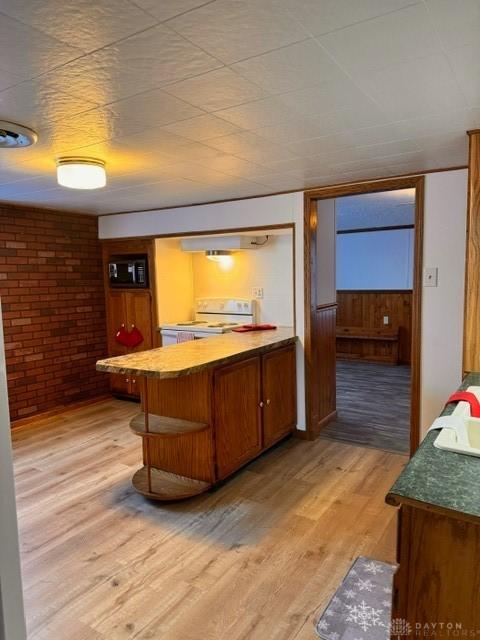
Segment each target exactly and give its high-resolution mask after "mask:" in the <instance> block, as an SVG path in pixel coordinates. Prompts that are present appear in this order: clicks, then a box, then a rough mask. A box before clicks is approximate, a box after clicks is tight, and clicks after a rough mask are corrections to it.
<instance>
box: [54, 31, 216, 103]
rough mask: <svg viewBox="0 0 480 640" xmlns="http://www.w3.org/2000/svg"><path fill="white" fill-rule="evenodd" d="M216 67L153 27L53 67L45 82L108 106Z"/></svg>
mask: <svg viewBox="0 0 480 640" xmlns="http://www.w3.org/2000/svg"><path fill="white" fill-rule="evenodd" d="M220 66H221V63H219V62H218V61H216V60H215V59H214V58H212V57H211V56H209V55H208V54H206V53H205V52H204V51H202V50H201V49H199V48H198V47H196V46H194V45H193V44H191V43H190V42H187V41H186V40H185V39H184V38H182V37H181V36H179V35H178V34H176V33H174V32H173V31H171V30H170V29H168V28H167V27H164V26H163V25H158V26H157V27H153V28H151V29H147V30H146V31H144V32H142V33H139V34H137V35H135V36H131V37H130V38H127V39H126V40H122V41H121V42H119V43H117V44H115V45H111V46H109V47H105V48H104V49H101V50H100V51H96V52H94V53H92V54H88V55H86V56H83V57H82V58H80V59H78V60H75V61H74V62H71V63H70V64H67V65H65V66H62V67H61V68H59V69H56V70H55V71H54V72H52V73H50V74H48V76H47V77H46V78H45V82H48V83H50V84H51V85H53V86H55V87H56V88H57V89H59V90H63V91H66V89H67V88H68V93H71V94H72V95H76V96H80V97H82V96H85V97H87V98H88V99H90V100H92V99H95V101H96V102H98V103H99V104H108V103H110V102H114V101H116V100H119V99H121V98H126V97H129V96H132V95H135V94H138V93H141V92H144V91H148V90H150V89H155V88H158V87H160V86H162V85H164V84H168V83H170V82H173V81H175V80H180V79H183V78H188V77H190V76H195V75H198V74H201V73H205V72H207V71H209V70H212V69H215V68H217V67H220ZM62 88H63V89H62Z"/></svg>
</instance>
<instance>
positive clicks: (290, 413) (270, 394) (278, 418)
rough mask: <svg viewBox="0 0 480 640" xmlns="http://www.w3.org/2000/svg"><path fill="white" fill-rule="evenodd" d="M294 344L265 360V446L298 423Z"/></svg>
mask: <svg viewBox="0 0 480 640" xmlns="http://www.w3.org/2000/svg"><path fill="white" fill-rule="evenodd" d="M295 360H296V358H295V345H291V346H288V347H285V348H281V349H276V350H275V351H272V352H271V353H267V354H266V355H264V356H263V358H262V400H263V446H264V447H268V446H270V445H271V444H273V443H274V442H276V441H277V440H280V439H281V438H283V437H284V436H286V435H287V434H288V433H289V432H290V431H292V429H293V428H294V427H295V425H296V423H297V399H296V366H295Z"/></svg>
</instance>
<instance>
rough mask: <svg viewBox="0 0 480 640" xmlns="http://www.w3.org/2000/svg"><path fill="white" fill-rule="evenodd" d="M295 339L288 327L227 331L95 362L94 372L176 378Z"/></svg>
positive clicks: (292, 341)
mask: <svg viewBox="0 0 480 640" xmlns="http://www.w3.org/2000/svg"><path fill="white" fill-rule="evenodd" d="M296 339H297V338H296V336H295V334H294V331H293V329H292V328H291V327H280V328H278V329H275V330H265V331H249V332H245V333H237V332H234V331H231V332H229V333H223V334H220V335H214V336H212V337H210V338H203V339H201V340H190V341H188V342H182V343H180V344H172V345H168V346H167V347H160V348H158V349H150V350H148V351H139V352H136V353H130V354H128V355H125V356H117V357H115V358H107V359H106V360H99V361H98V362H97V370H98V371H106V372H108V373H120V374H130V375H136V376H145V377H147V378H177V377H180V376H188V375H191V374H192V373H198V372H200V371H203V370H204V369H206V368H208V367H216V366H219V365H222V364H227V363H231V362H234V361H235V360H240V359H242V358H245V357H247V356H255V355H258V354H260V353H265V352H267V351H269V350H272V349H277V348H279V347H282V346H287V345H289V344H293V343H295V341H296Z"/></svg>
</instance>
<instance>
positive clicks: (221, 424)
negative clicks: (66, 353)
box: [117, 330, 297, 500]
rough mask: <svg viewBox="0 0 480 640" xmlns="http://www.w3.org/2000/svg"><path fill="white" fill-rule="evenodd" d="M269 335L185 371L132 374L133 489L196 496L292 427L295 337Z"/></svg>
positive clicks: (179, 496) (163, 495) (148, 493)
mask: <svg viewBox="0 0 480 640" xmlns="http://www.w3.org/2000/svg"><path fill="white" fill-rule="evenodd" d="M279 333H281V330H279ZM288 333H290V331H288ZM277 340H278V342H277V343H274V345H275V346H274V347H273V348H272V346H271V345H270V344H269V343H267V345H266V346H265V348H259V349H258V350H256V351H255V353H256V355H253V356H252V355H251V352H250V353H249V351H248V350H245V351H243V352H240V354H239V357H235V355H229V356H228V358H229V361H227V362H226V363H225V364H224V365H223V366H222V365H219V366H218V365H213V362H212V365H213V366H211V367H208V366H207V367H206V368H201V369H200V370H196V371H193V372H191V373H188V374H186V375H179V376H176V377H173V378H156V377H143V375H142V373H140V376H138V378H139V380H138V382H139V384H138V386H139V388H140V393H141V396H142V404H141V409H142V411H141V413H140V414H139V415H138V416H136V417H135V418H134V419H133V420H132V422H131V423H130V426H131V428H132V430H133V432H134V433H135V434H136V435H138V436H141V437H142V439H143V465H144V466H143V467H142V468H141V469H139V470H138V471H137V473H136V474H135V476H134V479H133V484H134V486H135V488H136V489H137V491H138V492H139V493H141V494H143V495H145V496H148V497H149V498H155V499H157V500H179V499H183V498H186V497H189V496H193V495H197V494H198V493H202V492H203V491H206V490H207V489H209V488H210V487H212V486H213V485H215V484H216V483H218V482H220V481H222V480H225V478H227V477H228V476H229V475H231V474H232V473H234V472H235V471H237V470H238V469H240V467H242V466H243V465H245V464H247V463H248V462H250V461H251V460H253V459H254V458H256V457H257V456H258V455H260V454H261V453H262V452H263V451H265V450H266V449H268V448H269V447H271V446H272V445H273V444H274V443H275V442H278V441H279V440H280V439H281V438H283V437H285V436H286V435H288V433H289V432H290V431H293V429H294V428H295V426H296V416H297V411H296V376H295V353H296V348H295V338H294V337H293V336H291V335H288V336H285V338H284V339H280V337H277ZM278 343H280V344H278ZM171 353H172V355H173V352H171ZM165 357H167V356H165ZM119 368H120V365H119ZM117 370H118V369H117ZM120 370H121V368H120ZM187 371H188V369H187ZM130 384H131V382H130Z"/></svg>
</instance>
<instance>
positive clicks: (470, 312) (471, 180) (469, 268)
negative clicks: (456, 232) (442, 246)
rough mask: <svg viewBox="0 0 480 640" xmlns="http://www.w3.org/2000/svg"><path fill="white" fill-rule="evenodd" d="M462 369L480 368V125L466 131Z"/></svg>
mask: <svg viewBox="0 0 480 640" xmlns="http://www.w3.org/2000/svg"><path fill="white" fill-rule="evenodd" d="M468 135H469V151H468V160H469V162H468V187H467V239H466V243H467V245H466V254H465V302H464V328H463V371H464V372H470V371H478V370H479V369H480V319H479V317H480V278H479V273H480V129H475V130H474V131H469V132H468Z"/></svg>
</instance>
